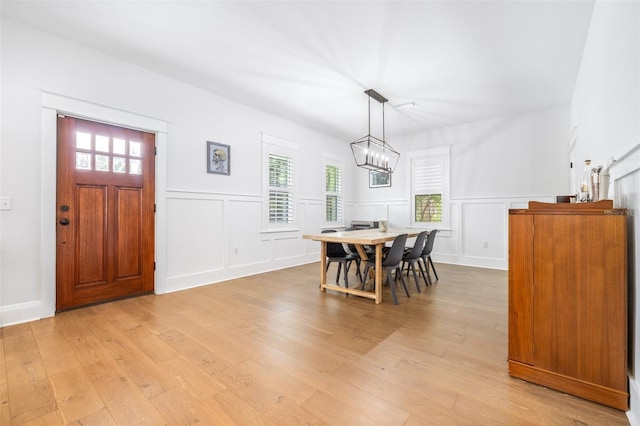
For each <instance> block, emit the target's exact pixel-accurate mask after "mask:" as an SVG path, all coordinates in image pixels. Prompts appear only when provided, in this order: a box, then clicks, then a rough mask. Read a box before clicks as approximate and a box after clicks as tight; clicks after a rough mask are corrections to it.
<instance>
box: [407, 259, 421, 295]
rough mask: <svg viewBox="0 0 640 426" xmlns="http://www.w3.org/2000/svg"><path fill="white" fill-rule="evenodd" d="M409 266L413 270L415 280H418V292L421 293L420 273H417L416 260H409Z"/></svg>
mask: <svg viewBox="0 0 640 426" xmlns="http://www.w3.org/2000/svg"><path fill="white" fill-rule="evenodd" d="M409 268H411V271H412V272H413V280H414V281H415V282H416V289H418V293H420V284H419V283H418V274H417V273H416V263H415V260H410V261H409Z"/></svg>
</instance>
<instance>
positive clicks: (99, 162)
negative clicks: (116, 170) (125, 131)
mask: <svg viewBox="0 0 640 426" xmlns="http://www.w3.org/2000/svg"><path fill="white" fill-rule="evenodd" d="M96 170H98V171H101V172H108V171H109V156H108V155H96Z"/></svg>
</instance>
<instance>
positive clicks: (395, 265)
mask: <svg viewBox="0 0 640 426" xmlns="http://www.w3.org/2000/svg"><path fill="white" fill-rule="evenodd" d="M407 237H408V235H407V234H400V235H398V236H397V237H396V238H395V239H394V240H393V244H392V245H391V248H390V249H389V252H388V253H387V256H386V257H385V258H384V259H383V260H382V269H384V271H385V272H386V273H387V284H388V285H389V287H390V288H391V296H392V297H393V303H394V304H395V305H397V304H398V297H397V296H396V285H395V283H394V281H395V279H397V278H398V276H400V279H401V280H402V286H403V287H404V292H405V293H406V294H407V297H409V290H407V283H406V282H405V280H404V277H403V276H402V268H401V267H400V265H401V263H402V255H403V253H404V245H405V244H406V243H407ZM375 267H376V261H375V258H373V259H370V260H368V261H367V265H366V266H365V268H364V273H363V274H362V276H363V277H366V276H367V273H368V272H369V269H370V268H374V269H375ZM393 272H395V273H396V278H395V279H394V278H392V277H391V276H392V275H393ZM362 284H363V286H364V280H362ZM374 285H375V284H374ZM374 290H375V288H374Z"/></svg>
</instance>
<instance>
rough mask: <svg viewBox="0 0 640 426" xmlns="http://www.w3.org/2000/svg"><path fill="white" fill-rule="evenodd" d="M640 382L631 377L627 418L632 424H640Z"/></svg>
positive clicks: (638, 425) (636, 425)
mask: <svg viewBox="0 0 640 426" xmlns="http://www.w3.org/2000/svg"><path fill="white" fill-rule="evenodd" d="M638 410H640V384H638V382H637V381H636V380H635V379H634V378H633V377H629V411H627V419H629V424H630V425H631V426H640V423H638V420H639V419H640V412H639V411H638Z"/></svg>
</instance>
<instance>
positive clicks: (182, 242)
mask: <svg viewBox="0 0 640 426" xmlns="http://www.w3.org/2000/svg"><path fill="white" fill-rule="evenodd" d="M223 207H224V202H223V200H220V199H197V198H170V199H168V200H167V243H166V246H167V275H168V276H169V277H174V276H180V275H190V274H194V273H198V272H202V271H211V270H219V269H222V268H224V250H223V247H224V245H223V241H224V227H223V225H224V223H223V218H224V215H223Z"/></svg>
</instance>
